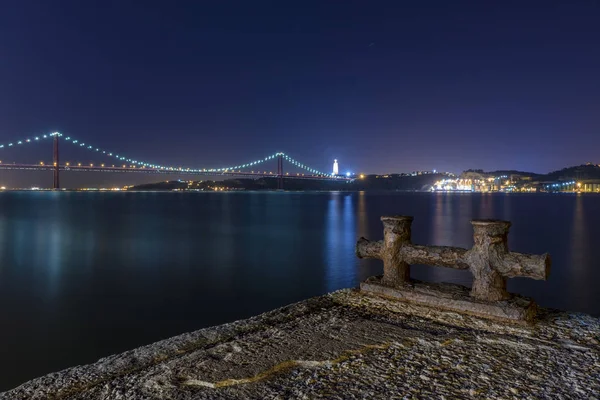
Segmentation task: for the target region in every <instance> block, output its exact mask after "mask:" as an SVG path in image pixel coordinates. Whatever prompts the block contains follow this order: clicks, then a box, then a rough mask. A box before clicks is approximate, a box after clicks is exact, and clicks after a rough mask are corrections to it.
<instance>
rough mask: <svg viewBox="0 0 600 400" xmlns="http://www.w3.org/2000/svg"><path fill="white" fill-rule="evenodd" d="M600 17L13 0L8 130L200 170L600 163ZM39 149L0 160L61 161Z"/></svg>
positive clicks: (360, 6)
mask: <svg viewBox="0 0 600 400" xmlns="http://www.w3.org/2000/svg"><path fill="white" fill-rule="evenodd" d="M599 21H600V3H599V2H597V1H592V0H589V1H564V2H555V1H540V2H529V1H514V2H512V1H496V2H491V1H473V2H462V1H418V2H416V1H415V2H407V1H389V2H377V1H325V0H320V1H306V0H302V1H295V2H291V1H273V2H261V1H247V0H245V1H239V2H237V1H212V2H209V1H148V0H146V1H137V2H134V1H125V0H117V1H107V0H102V1H90V0H86V1H79V0H78V1H48V0H40V1H29V0H10V1H8V0H7V1H3V2H2V10H1V12H0V37H1V40H0V77H1V79H0V143H6V142H8V141H11V140H18V139H20V138H25V137H28V136H32V135H36V134H39V133H49V132H52V131H60V132H62V133H64V134H65V135H71V136H74V137H77V138H78V139H80V140H82V141H85V142H89V143H90V144H93V145H94V146H98V147H102V148H105V149H107V150H111V151H115V152H120V153H122V154H125V155H127V156H128V157H132V158H136V159H141V160H147V161H150V162H154V163H157V164H168V165H173V164H176V165H184V166H189V167H199V168H204V167H220V166H228V165H232V164H237V163H240V162H246V161H251V160H254V159H257V158H261V157H264V156H266V155H269V154H272V153H274V152H277V151H284V152H286V153H288V154H290V155H291V156H292V157H294V158H296V159H298V160H299V161H301V162H304V163H305V164H308V165H310V166H312V167H314V168H317V169H320V170H325V171H330V169H331V163H332V161H333V159H334V158H337V159H339V160H340V163H341V164H340V165H341V169H342V171H346V170H352V171H354V172H359V173H360V172H363V173H384V172H408V171H413V170H430V169H437V170H447V171H452V172H460V171H462V170H464V169H467V168H481V169H485V170H493V169H501V168H507V169H508V168H510V169H519V170H527V171H534V172H547V171H550V170H555V169H560V168H562V167H564V166H567V165H574V164H582V163H585V162H587V161H591V162H595V163H600V97H599V96H600V22H599ZM32 147H33V146H32ZM35 147H36V148H35V149H33V150H28V151H27V152H24V153H22V154H21V153H19V154H17V153H15V154H14V155H13V154H12V153H9V151H8V150H7V149H2V150H0V152H1V153H0V160H2V161H3V162H7V161H28V162H29V161H31V162H38V161H39V160H41V159H43V160H46V161H51V147H50V144H49V143H48V144H45V145H41V144H40V145H37V146H35ZM19 151H21V150H19ZM36 152H38V153H36ZM63 154H64V156H63V159H65V160H71V161H79V160H81V161H84V162H86V161H88V160H91V161H94V162H100V161H105V160H102V159H100V158H98V157H95V156H92V155H91V154H89V153H86V152H85V151H83V150H77V149H72V148H68V147H67V145H64V146H63ZM91 157H95V158H93V159H92V158H91ZM17 158H18V159H17ZM5 160H6V161H5ZM106 161H109V160H106ZM275 168H276V167H275V164H274V165H273V167H272V168H270V169H275ZM42 175H43V174H42ZM106 175H107V174H104V176H103V177H101V178H98V179H102V180H104V181H106V180H107V179H108V180H110V179H114V180H115V181H117V180H119V181H120V182H123V181H127V182H132V183H133V182H134V181H139V180H141V179H146V180H147V179H148V178H147V177H139V176H137V175H135V174H127V176H125V177H123V176H121V177H120V178H117V177H115V175H114V174H113V175H110V176H111V177H107V176H106ZM38 176H41V175H40V174H31V173H29V174H27V173H26V174H24V175H23V174H21V175H20V174H16V173H14V172H13V173H7V172H0V180H8V181H11V182H12V181H15V180H16V179H17V178H18V179H26V180H27V179H28V180H36V179H38V178H37V177H38ZM43 176H44V178H43V182H45V184H46V186H47V185H49V184H51V180H50V179H49V178H47V177H46V175H43ZM40 179H41V178H40ZM82 179H83V178H82ZM94 179H96V178H94ZM150 180H157V179H156V178H152V179H150Z"/></svg>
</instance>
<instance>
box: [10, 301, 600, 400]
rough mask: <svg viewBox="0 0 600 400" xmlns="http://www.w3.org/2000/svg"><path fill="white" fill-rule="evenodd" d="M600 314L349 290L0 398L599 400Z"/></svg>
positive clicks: (51, 378)
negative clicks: (527, 311)
mask: <svg viewBox="0 0 600 400" xmlns="http://www.w3.org/2000/svg"><path fill="white" fill-rule="evenodd" d="M599 354H600V320H598V319H597V318H593V317H590V316H587V315H582V314H569V313H563V312H558V311H552V310H540V316H539V320H538V321H537V322H536V323H535V324H534V325H532V326H518V325H510V324H505V323H496V322H491V321H487V320H483V319H479V318H476V317H469V316H465V315H460V314H455V313H449V312H443V311H436V310H433V309H430V308H426V307H420V306H415V305H409V304H406V303H401V302H397V301H392V300H385V299H382V298H377V297H372V296H367V295H363V294H361V293H359V292H357V291H355V290H342V291H338V292H334V293H331V294H329V295H325V296H322V297H318V298H314V299H310V300H307V301H304V302H300V303H297V304H293V305H290V306H287V307H284V308H281V309H278V310H274V311H271V312H268V313H265V314H262V315H260V316H257V317H254V318H250V319H247V320H243V321H236V322H233V323H231V324H226V325H221V326H217V327H213V328H207V329H202V330H199V331H196V332H193V333H189V334H184V335H180V336H177V337H174V338H171V339H167V340H164V341H161V342H157V343H155V344H152V345H149V346H145V347H141V348H138V349H135V350H132V351H129V352H126V353H123V354H119V355H115V356H111V357H107V358H104V359H102V360H99V361H98V362H97V363H95V364H90V365H85V366H79V367H74V368H70V369H67V370H64V371H61V372H57V373H54V374H50V375H47V376H44V377H41V378H38V379H35V380H32V381H30V382H27V383H25V384H23V385H21V386H19V387H17V388H15V389H13V390H11V391H8V392H5V393H3V394H0V399H11V400H13V399H69V400H71V399H72V400H75V399H78V400H79V399H81V400H83V399H312V398H327V399H353V398H381V399H394V398H398V399H399V398H408V399H412V398H418V399H420V398H422V399H435V398H437V399H450V398H452V399H455V398H504V399H512V398H514V399H522V398H531V399H537V398H558V399H560V398H562V399H571V398H576V399H579V398H581V399H590V398H598V393H600V357H599Z"/></svg>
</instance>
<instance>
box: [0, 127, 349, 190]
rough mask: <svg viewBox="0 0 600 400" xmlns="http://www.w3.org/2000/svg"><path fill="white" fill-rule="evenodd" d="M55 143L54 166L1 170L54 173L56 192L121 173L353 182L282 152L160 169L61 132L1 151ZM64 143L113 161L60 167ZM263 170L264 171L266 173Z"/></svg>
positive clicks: (5, 166) (12, 144)
mask: <svg viewBox="0 0 600 400" xmlns="http://www.w3.org/2000/svg"><path fill="white" fill-rule="evenodd" d="M49 140H50V141H52V144H53V160H52V163H44V162H40V163H38V164H19V163H2V162H1V161H0V170H28V171H52V172H53V177H54V180H53V186H52V187H53V188H54V189H60V174H61V172H68V171H73V172H117V173H124V172H128V173H146V174H186V175H201V176H237V177H257V178H259V177H271V178H276V179H277V187H278V188H279V189H283V181H284V179H285V178H294V179H317V180H337V181H351V180H352V178H348V177H343V176H338V175H332V174H327V173H324V172H320V171H318V170H316V169H314V168H311V167H308V166H306V165H304V164H302V163H300V162H298V161H296V160H295V159H293V158H291V157H290V156H288V155H287V154H285V153H282V152H278V153H274V154H271V155H268V156H266V157H264V158H260V159H257V160H254V161H250V162H246V163H243V164H239V165H232V166H228V167H218V168H187V167H178V166H172V165H158V164H154V163H150V162H147V161H140V160H135V159H131V158H129V157H127V156H125V155H122V154H118V153H115V152H112V151H108V150H104V149H101V148H99V147H95V146H92V145H91V144H88V143H84V142H81V141H79V140H77V139H75V138H73V137H71V136H64V135H63V134H61V133H59V132H53V133H50V134H46V135H40V136H34V137H32V138H26V139H23V140H18V141H15V142H9V143H6V144H0V151H1V150H8V149H10V148H15V147H19V146H23V145H27V144H31V143H37V142H42V141H49ZM61 142H64V143H68V144H70V145H72V146H76V147H79V148H83V149H86V150H89V151H91V152H94V153H97V154H98V155H102V156H103V157H105V158H107V159H110V160H111V161H112V162H111V163H108V162H105V163H98V164H94V163H90V164H86V165H84V164H83V163H72V162H66V163H63V164H61V163H60V157H59V155H60V153H59V143H61ZM275 160H276V161H277V170H276V171H267V170H266V169H265V168H264V167H265V165H266V163H268V162H269V161H271V162H273V161H275ZM284 161H285V162H287V163H288V164H289V165H290V166H291V167H294V168H296V169H299V170H302V171H303V172H301V173H290V172H285V173H284V168H283V166H284ZM259 167H263V168H262V169H261V168H259Z"/></svg>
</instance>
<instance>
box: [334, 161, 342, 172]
mask: <svg viewBox="0 0 600 400" xmlns="http://www.w3.org/2000/svg"><path fill="white" fill-rule="evenodd" d="M339 173H340V170H339V168H338V162H337V160H333V175H339Z"/></svg>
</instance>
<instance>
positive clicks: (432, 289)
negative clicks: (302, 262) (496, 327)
mask: <svg viewBox="0 0 600 400" xmlns="http://www.w3.org/2000/svg"><path fill="white" fill-rule="evenodd" d="M382 278H383V277H382V276H372V277H370V278H368V279H367V280H366V281H364V282H362V283H361V284H360V290H361V292H363V293H366V294H371V295H376V296H382V297H387V298H392V299H395V300H400V301H405V302H408V303H415V304H419V305H425V306H429V307H432V308H435V309H437V310H447V311H454V312H458V313H461V314H470V315H473V316H477V317H482V318H487V319H493V320H497V321H502V322H512V323H517V324H531V323H532V322H533V321H534V319H535V315H536V311H537V306H536V304H535V302H534V301H533V300H532V299H529V298H526V297H522V296H519V295H515V294H511V295H510V297H509V298H508V299H506V300H502V301H485V300H477V299H474V298H473V297H471V295H470V288H467V287H464V286H461V285H455V284H450V283H428V282H421V281H417V280H411V281H409V282H406V283H403V284H402V285H395V286H391V285H387V284H385V283H384V282H383V279H382Z"/></svg>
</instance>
